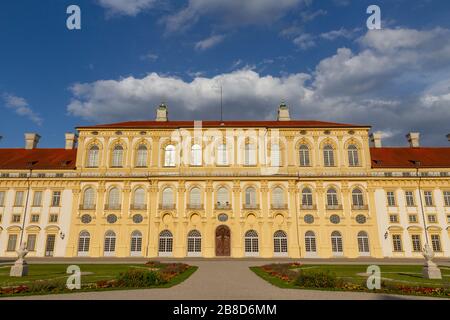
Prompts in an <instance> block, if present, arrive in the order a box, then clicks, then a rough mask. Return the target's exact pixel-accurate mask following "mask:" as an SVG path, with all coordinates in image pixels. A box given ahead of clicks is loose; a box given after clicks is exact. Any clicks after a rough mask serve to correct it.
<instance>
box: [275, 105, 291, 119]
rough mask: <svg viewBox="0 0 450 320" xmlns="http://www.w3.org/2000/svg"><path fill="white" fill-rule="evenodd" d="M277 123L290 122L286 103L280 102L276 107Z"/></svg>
mask: <svg viewBox="0 0 450 320" xmlns="http://www.w3.org/2000/svg"><path fill="white" fill-rule="evenodd" d="M277 120H278V121H290V120H291V117H290V116H289V108H288V106H287V105H286V103H284V102H282V103H281V104H280V106H279V107H278V119H277Z"/></svg>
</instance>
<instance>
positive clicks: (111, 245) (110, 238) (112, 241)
mask: <svg viewBox="0 0 450 320" xmlns="http://www.w3.org/2000/svg"><path fill="white" fill-rule="evenodd" d="M103 252H104V255H105V256H113V255H115V253H116V234H115V233H114V231H111V230H109V231H107V232H106V233H105V246H104V249H103Z"/></svg>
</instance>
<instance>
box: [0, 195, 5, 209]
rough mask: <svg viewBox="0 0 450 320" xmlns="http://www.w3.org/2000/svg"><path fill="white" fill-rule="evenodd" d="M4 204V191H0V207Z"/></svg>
mask: <svg viewBox="0 0 450 320" xmlns="http://www.w3.org/2000/svg"><path fill="white" fill-rule="evenodd" d="M4 206H5V191H0V207H4Z"/></svg>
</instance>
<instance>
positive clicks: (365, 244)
mask: <svg viewBox="0 0 450 320" xmlns="http://www.w3.org/2000/svg"><path fill="white" fill-rule="evenodd" d="M358 251H359V253H362V254H364V253H369V252H370V249H369V236H368V235H367V232H365V231H360V232H359V233H358Z"/></svg>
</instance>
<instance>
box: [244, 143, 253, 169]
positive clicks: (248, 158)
mask: <svg viewBox="0 0 450 320" xmlns="http://www.w3.org/2000/svg"><path fill="white" fill-rule="evenodd" d="M244 158H245V165H246V166H254V165H256V148H255V145H254V144H251V143H248V144H246V145H245V154H244Z"/></svg>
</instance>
